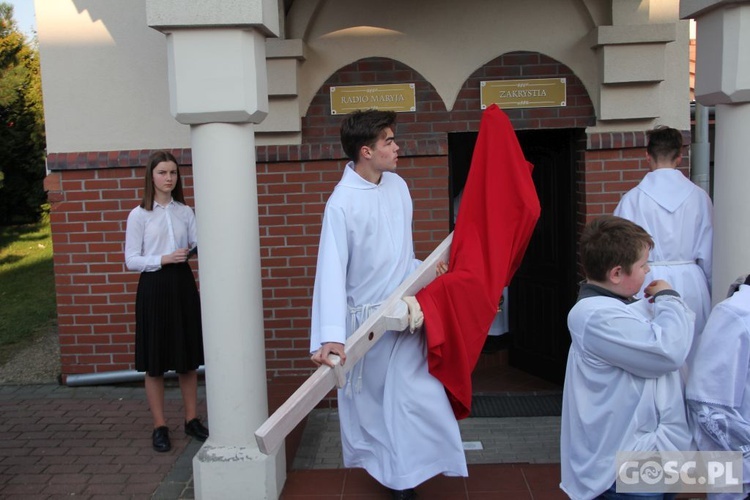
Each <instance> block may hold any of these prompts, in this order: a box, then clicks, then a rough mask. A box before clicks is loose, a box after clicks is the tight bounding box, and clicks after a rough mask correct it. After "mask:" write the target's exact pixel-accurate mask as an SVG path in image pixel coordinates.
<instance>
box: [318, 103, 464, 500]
mask: <svg viewBox="0 0 750 500" xmlns="http://www.w3.org/2000/svg"><path fill="white" fill-rule="evenodd" d="M395 121H396V114H395V113H393V112H390V111H376V110H369V111H359V112H356V113H352V114H351V115H349V116H347V117H346V118H345V119H344V121H343V123H342V126H341V144H342V146H343V148H344V151H345V152H346V154H347V156H348V157H349V158H350V160H351V161H350V162H349V163H347V165H346V167H344V175H343V177H342V179H341V181H340V182H339V183H338V185H337V186H336V188H335V189H334V191H333V194H331V196H330V198H329V199H328V202H327V203H326V208H325V212H324V214H323V227H322V230H321V234H320V246H319V249H318V265H317V270H316V274H315V288H314V291H313V307H312V324H311V339H310V350H311V352H312V353H313V354H312V361H313V362H314V363H316V364H318V365H320V364H326V365H329V366H331V365H332V363H331V361H330V360H329V359H328V356H329V354H336V355H338V356H340V357H341V362H342V363H344V362H345V361H346V358H345V352H344V344H345V342H346V339H347V338H348V337H349V336H350V335H351V334H352V333H354V332H355V331H356V329H357V328H358V327H359V325H361V324H362V323H363V322H364V321H365V320H366V319H367V318H368V317H369V316H370V314H372V313H373V312H374V311H376V310H377V308H378V307H379V306H380V304H381V303H382V301H384V300H385V299H387V298H388V296H389V295H390V294H391V293H392V292H393V291H394V290H395V289H396V288H397V287H398V285H400V284H401V282H402V281H403V280H404V279H406V277H407V276H409V274H411V273H412V271H414V270H415V269H416V268H417V267H418V265H419V261H418V260H416V259H415V258H414V245H413V243H412V233H411V230H412V201H411V196H410V195H409V189H408V188H407V186H406V182H404V180H403V179H402V178H401V177H399V176H398V175H396V173H395V170H396V164H397V162H398V151H399V147H398V145H397V144H396V141H395V138H394V130H393V129H394V126H395ZM338 402H339V420H340V424H341V442H342V447H343V452H344V466H346V467H362V468H364V469H365V470H367V472H368V473H369V474H370V475H371V476H372V477H374V478H375V479H376V480H377V481H378V482H380V483H381V484H383V485H384V486H386V487H388V488H389V489H391V490H392V491H391V493H392V496H393V498H394V499H398V500H406V499H411V498H414V497H415V496H416V493H415V490H414V487H415V486H417V485H419V484H420V483H422V482H423V481H426V480H427V479H429V478H431V477H432V476H435V475H437V474H445V475H452V476H466V475H467V469H466V458H465V455H464V451H463V445H462V442H461V434H460V432H459V428H458V422H457V421H456V418H455V416H454V415H453V410H452V409H451V406H450V403H449V402H448V396H447V395H446V393H445V389H444V388H443V385H442V384H441V383H440V382H439V381H438V380H437V379H436V378H435V377H433V376H432V375H431V374H430V373H429V371H428V367H427V355H426V349H425V340H424V337H423V336H422V335H421V333H414V334H411V333H409V330H408V329H407V330H406V331H404V332H386V334H385V335H383V336H382V337H381V338H380V340H379V341H378V342H377V343H376V344H375V345H373V347H372V348H371V349H370V350H369V351H368V352H367V354H366V355H365V356H364V358H362V359H361V360H360V361H359V363H358V364H357V365H356V366H354V367H353V368H352V369H351V371H350V372H349V373H348V376H347V381H346V385H345V386H344V388H342V389H340V390H339V392H338Z"/></svg>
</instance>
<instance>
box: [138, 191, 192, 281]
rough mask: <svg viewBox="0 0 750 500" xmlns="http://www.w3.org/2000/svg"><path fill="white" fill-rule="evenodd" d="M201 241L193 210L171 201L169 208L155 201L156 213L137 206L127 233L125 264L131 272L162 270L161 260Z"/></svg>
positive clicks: (154, 210) (154, 209)
mask: <svg viewBox="0 0 750 500" xmlns="http://www.w3.org/2000/svg"><path fill="white" fill-rule="evenodd" d="M197 242H198V233H197V229H196V225H195V214H194V213H193V209H191V208H190V207H188V206H187V205H183V204H182V203H180V202H178V201H174V200H171V201H170V202H169V203H168V204H167V205H166V206H162V205H160V204H158V203H156V202H154V208H153V210H146V209H144V208H141V207H140V206H138V207H135V208H134V209H133V210H132V211H131V212H130V214H129V215H128V225H127V228H126V230H125V265H126V266H127V268H128V269H129V270H131V271H140V272H151V271H158V270H159V269H161V257H162V255H167V254H170V253H172V252H174V251H175V250H177V249H178V248H192V247H193V246H195V245H196V244H197Z"/></svg>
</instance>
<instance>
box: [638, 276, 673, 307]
mask: <svg viewBox="0 0 750 500" xmlns="http://www.w3.org/2000/svg"><path fill="white" fill-rule="evenodd" d="M662 290H672V285H670V284H669V283H667V282H666V281H664V280H654V281H652V282H651V283H649V284H648V286H647V287H646V289H645V290H643V295H644V296H645V297H646V298H648V301H649V302H653V301H654V295H656V294H657V293H659V292H661V291H662Z"/></svg>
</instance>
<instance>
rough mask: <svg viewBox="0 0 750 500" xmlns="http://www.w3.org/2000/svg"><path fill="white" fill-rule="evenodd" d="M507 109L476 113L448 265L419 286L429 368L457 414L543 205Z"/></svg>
mask: <svg viewBox="0 0 750 500" xmlns="http://www.w3.org/2000/svg"><path fill="white" fill-rule="evenodd" d="M533 168H534V166H533V165H532V164H531V163H529V162H528V161H526V159H525V158H524V156H523V152H522V151H521V147H520V146H519V144H518V139H517V138H516V134H515V132H514V131H513V126H512V125H511V123H510V120H509V119H508V117H507V115H506V114H505V113H503V112H502V111H501V110H500V108H498V107H497V106H496V105H494V104H493V105H492V106H490V107H489V108H487V109H486V110H485V111H484V113H483V114H482V121H481V123H480V125H479V136H478V138H477V143H476V146H475V148H474V155H473V157H472V159H471V168H470V169H469V176H468V179H467V180H466V186H465V187H464V192H463V195H462V197H461V209H460V210H459V213H458V219H457V221H456V228H455V231H454V233H453V243H452V245H451V251H450V261H449V263H448V266H449V267H448V272H447V273H446V274H444V275H442V276H439V277H438V278H436V279H435V280H434V281H433V282H432V283H430V284H429V285H427V286H426V287H425V288H423V289H422V290H420V291H419V293H417V295H416V297H417V300H418V301H419V304H420V306H421V307H422V311H423V312H424V327H425V332H426V336H427V348H428V352H427V361H428V365H429V369H430V373H431V374H432V375H433V376H434V377H436V378H437V379H438V380H440V381H441V382H442V383H443V385H444V386H445V389H446V392H447V393H448V398H449V400H450V403H451V406H452V407H453V412H454V413H455V415H456V418H457V419H462V418H465V417H467V416H469V412H470V410H471V372H472V371H473V370H474V366H475V365H476V363H477V361H478V359H479V354H480V353H481V350H482V346H483V345H484V341H485V339H486V338H487V332H488V331H489V329H490V325H491V324H492V320H493V319H494V317H495V314H496V313H497V305H498V302H499V301H500V297H501V295H502V293H503V288H504V287H505V286H507V285H508V284H509V283H510V280H511V278H512V277H513V273H515V271H516V269H518V266H519V265H520V264H521V260H522V259H523V254H524V252H525V251H526V247H527V246H528V244H529V240H530V239H531V234H532V233H533V231H534V226H535V225H536V222H537V220H538V219H539V214H540V211H541V208H540V206H539V198H538V197H537V194H536V189H535V188H534V182H533V180H532V179H531V171H532V169H533Z"/></svg>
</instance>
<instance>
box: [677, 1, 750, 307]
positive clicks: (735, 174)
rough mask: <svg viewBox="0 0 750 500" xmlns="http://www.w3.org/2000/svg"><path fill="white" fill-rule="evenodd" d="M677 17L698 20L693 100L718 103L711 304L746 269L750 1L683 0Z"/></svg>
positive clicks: (749, 244)
mask: <svg viewBox="0 0 750 500" xmlns="http://www.w3.org/2000/svg"><path fill="white" fill-rule="evenodd" d="M680 16H681V17H683V18H694V19H695V20H696V68H695V99H696V101H698V102H699V103H701V104H703V105H705V106H708V105H715V106H716V113H715V119H716V134H715V135H716V137H715V149H714V151H715V152H716V153H715V155H714V189H713V194H714V196H713V200H714V247H713V248H714V261H713V290H712V298H713V303H714V304H716V303H718V302H720V301H722V300H723V299H724V298H726V292H727V289H728V288H729V284H730V283H731V282H732V281H734V279H735V278H736V277H737V276H739V275H740V274H743V273H749V272H750V254H748V251H747V249H748V248H750V234H748V232H747V231H746V227H747V221H748V220H750V205H749V204H748V203H747V202H746V200H747V197H748V193H750V169H749V168H748V159H747V133H748V130H750V1H749V0H732V1H730V0H682V1H681V2H680Z"/></svg>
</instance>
